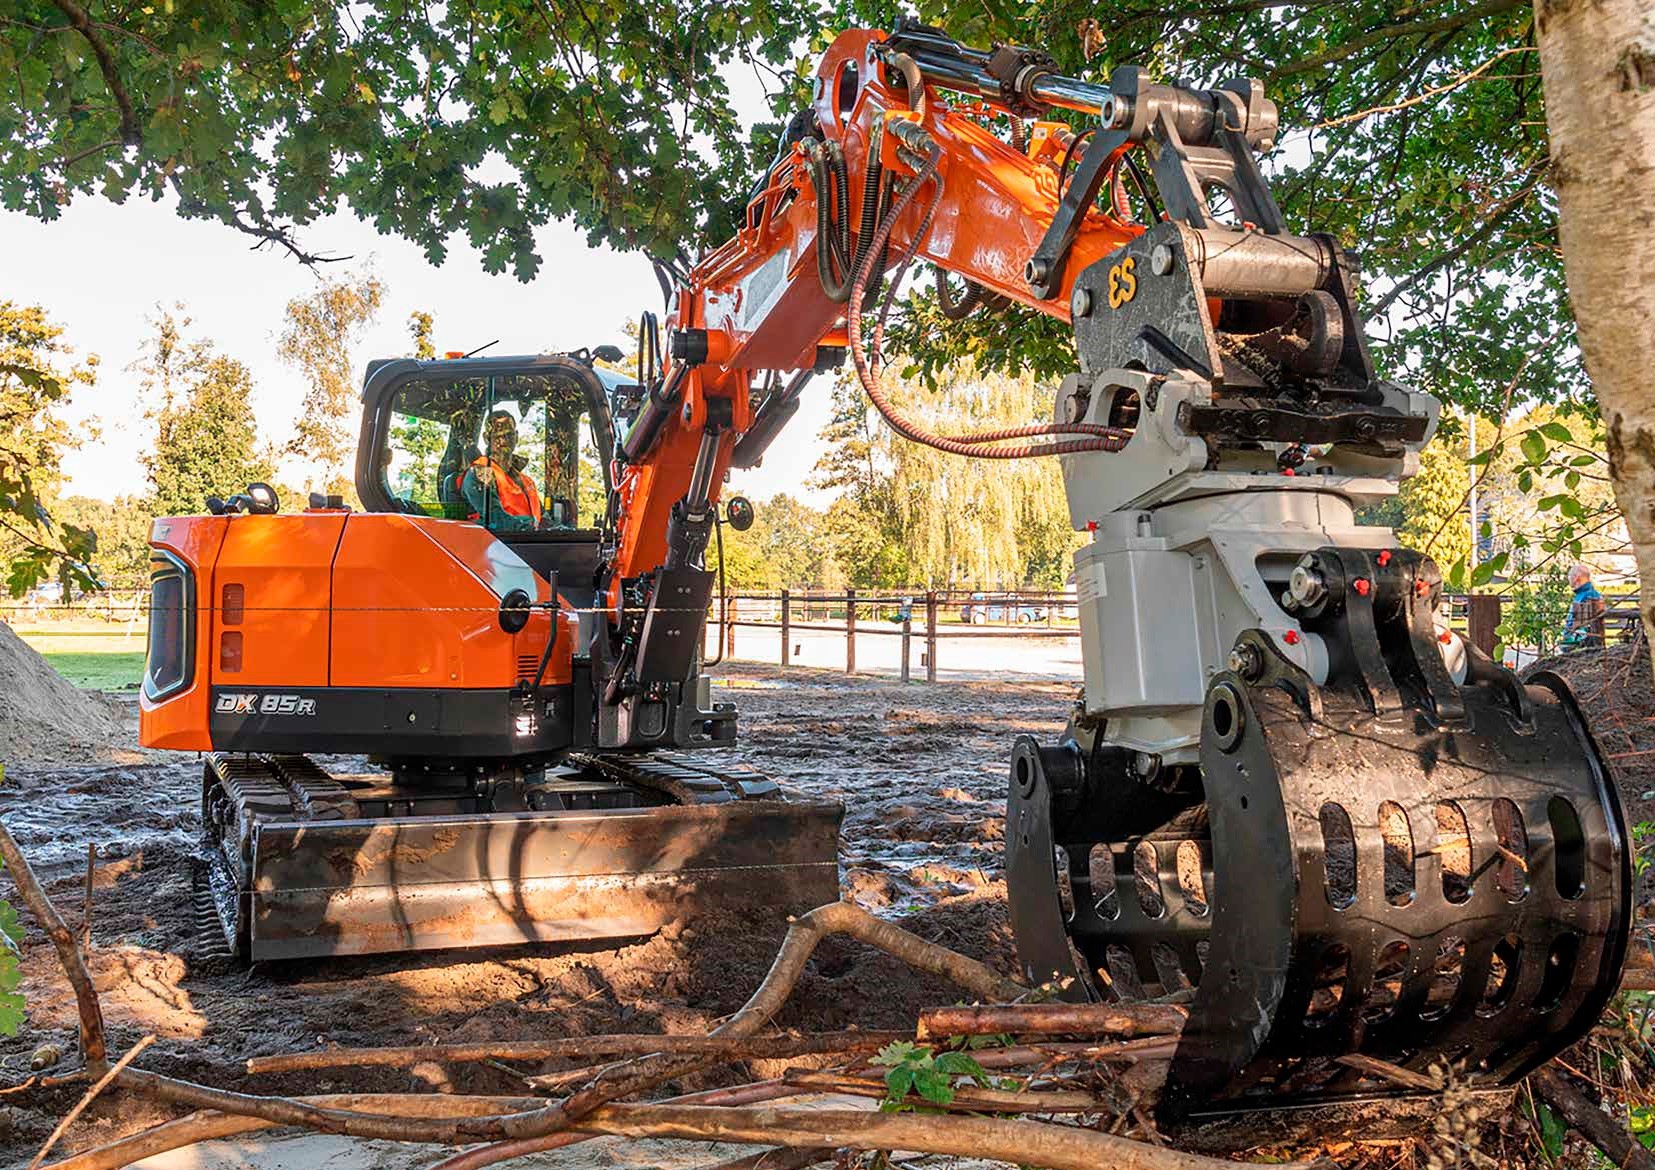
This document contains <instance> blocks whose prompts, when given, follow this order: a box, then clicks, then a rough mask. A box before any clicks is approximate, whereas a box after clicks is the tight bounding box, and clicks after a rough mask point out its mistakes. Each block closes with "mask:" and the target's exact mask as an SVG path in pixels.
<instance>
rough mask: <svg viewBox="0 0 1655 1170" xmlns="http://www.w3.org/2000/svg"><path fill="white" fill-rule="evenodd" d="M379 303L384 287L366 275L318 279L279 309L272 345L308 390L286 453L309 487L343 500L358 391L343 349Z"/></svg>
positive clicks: (350, 485) (347, 492)
mask: <svg viewBox="0 0 1655 1170" xmlns="http://www.w3.org/2000/svg"><path fill="white" fill-rule="evenodd" d="M384 297H385V286H384V285H383V284H381V283H380V281H379V278H378V277H376V276H374V274H373V272H372V271H371V270H370V269H367V268H363V269H361V270H359V271H357V272H354V273H350V274H348V275H345V276H342V277H336V278H335V277H328V278H324V279H323V280H322V281H321V283H320V285H319V287H318V288H317V290H316V291H315V292H313V293H311V294H310V295H309V296H307V297H295V298H294V299H293V300H291V301H288V302H287V312H286V316H285V318H284V324H283V328H282V334H281V337H280V338H279V339H278V340H277V352H278V354H279V356H280V357H281V359H282V361H284V362H286V363H287V364H288V365H290V366H292V367H294V368H295V369H297V370H299V371H300V372H301V373H303V374H304V376H305V381H306V382H308V383H309V388H308V389H307V391H306V394H305V401H304V405H303V407H301V408H300V413H299V418H298V421H297V422H296V423H295V424H294V437H293V442H292V443H291V444H290V447H289V452H290V453H291V454H293V455H298V456H301V457H303V458H304V459H305V460H307V461H309V462H310V463H311V464H312V465H313V466H314V468H315V470H314V479H313V481H312V486H313V487H315V488H316V489H318V490H321V491H324V492H329V493H335V494H338V495H343V496H345V497H346V498H348V499H355V498H356V491H355V486H354V481H353V478H352V475H351V459H352V456H353V455H354V454H355V452H356V428H355V426H354V425H353V422H354V414H355V407H356V402H357V390H358V388H359V387H358V385H357V381H356V374H355V371H354V370H353V369H352V367H351V346H352V345H353V344H354V343H355V342H356V340H357V338H358V337H360V336H361V334H362V331H363V329H365V328H366V327H367V326H368V324H369V323H371V322H372V321H373V319H374V317H375V316H376V315H377V314H378V312H379V306H380V304H381V302H382V301H383V300H384ZM429 341H430V338H429V336H427V337H426V342H427V344H429ZM418 343H419V336H418V334H417V333H416V335H415V344H416V346H417V345H418Z"/></svg>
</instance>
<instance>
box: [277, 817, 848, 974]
mask: <svg viewBox="0 0 1655 1170" xmlns="http://www.w3.org/2000/svg"><path fill="white" fill-rule="evenodd" d="M843 813H844V809H843V806H841V805H839V804H837V803H824V802H814V803H794V802H784V801H780V800H755V801H731V802H728V803H724V804H715V805H684V806H678V805H668V806H659V807H654V808H643V809H616V810H605V811H592V812H573V813H571V812H557V813H543V812H525V813H490V814H486V815H480V816H454V817H431V816H425V817H391V818H379V819H363V820H335V821H310V822H297V821H271V822H265V823H263V824H261V825H260V826H259V830H258V833H257V836H256V838H255V839H254V842H253V858H252V862H253V864H252V882H251V891H250V902H249V903H248V904H247V912H248V924H247V926H248V929H247V934H246V946H247V950H248V957H249V958H250V959H252V960H253V961H259V960H264V959H294V958H313V957H317V956H324V955H361V954H373V953H376V952H383V951H402V950H424V949H435V948H442V947H477V946H497V945H502V944H513V943H527V942H563V941H576V940H585V939H598V938H616V937H625V936H630V935H644V934H649V933H650V932H652V931H655V930H657V929H659V928H661V927H662V926H665V925H666V924H668V923H670V922H673V921H678V920H684V919H689V918H694V917H696V916H698V915H700V914H703V913H706V912H707V911H709V910H718V911H722V912H729V911H735V912H738V913H751V912H762V913H764V914H769V915H775V916H777V917H778V919H779V917H780V916H781V915H784V914H787V913H802V912H803V911H806V910H809V909H812V908H814V907H816V906H819V905H822V904H823V903H826V902H832V901H834V900H836V899H837V898H838V896H839V880H838V862H837V849H838V838H839V821H840V818H841V817H842V816H843Z"/></svg>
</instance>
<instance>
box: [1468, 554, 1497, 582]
mask: <svg viewBox="0 0 1655 1170" xmlns="http://www.w3.org/2000/svg"><path fill="white" fill-rule="evenodd" d="M1494 573H1495V569H1494V562H1493V561H1491V560H1489V561H1484V562H1483V563H1482V564H1480V565H1478V566H1477V567H1476V568H1474V569H1472V570H1471V587H1472V588H1473V589H1475V588H1477V587H1478V586H1479V585H1487V584H1488V583H1489V582H1490V581H1492V580H1493V579H1494Z"/></svg>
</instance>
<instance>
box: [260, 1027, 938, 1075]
mask: <svg viewBox="0 0 1655 1170" xmlns="http://www.w3.org/2000/svg"><path fill="white" fill-rule="evenodd" d="M912 1035H913V1033H912V1032H894V1031H893V1032H858V1031H845V1032H816V1033H808V1034H806V1035H802V1036H791V1035H786V1034H782V1035H772V1036H751V1037H748V1036H722V1035H720V1036H640V1035H636V1034H626V1035H613V1036H611V1035H603V1036H568V1037H560V1038H557V1039H551V1040H515V1041H513V1040H497V1041H492V1042H483V1043H479V1044H424V1045H420V1044H411V1045H407V1046H404V1047H391V1048H329V1049H324V1050H322V1051H320V1052H286V1053H282V1054H280V1055H277V1056H255V1057H252V1058H251V1059H250V1060H248V1062H247V1071H248V1072H249V1073H252V1074H254V1075H259V1074H263V1073H282V1072H294V1071H298V1070H305V1069H317V1068H340V1067H350V1068H360V1067H368V1066H387V1065H388V1066H392V1067H399V1068H400V1067H404V1066H407V1065H413V1064H420V1063H423V1062H425V1061H437V1062H439V1063H442V1064H465V1063H472V1062H480V1061H484V1060H550V1059H552V1058H553V1057H588V1056H644V1055H649V1054H651V1053H658V1052H659V1053H674V1054H680V1055H686V1054H693V1055H697V1056H722V1057H724V1058H725V1059H727V1060H748V1059H754V1058H758V1059H764V1058H776V1059H785V1058H787V1057H792V1056H808V1055H811V1054H815V1053H824V1052H854V1051H858V1050H861V1049H868V1048H883V1047H884V1046H885V1045H887V1044H889V1043H891V1042H892V1041H893V1040H906V1039H908V1038H909V1037H910V1036H912Z"/></svg>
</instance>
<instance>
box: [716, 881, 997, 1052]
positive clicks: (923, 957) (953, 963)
mask: <svg viewBox="0 0 1655 1170" xmlns="http://www.w3.org/2000/svg"><path fill="white" fill-rule="evenodd" d="M830 934H847V935H849V936H850V937H852V938H854V939H856V940H857V941H858V942H864V943H867V944H868V945H869V946H872V947H878V948H879V949H880V950H882V951H884V952H885V953H886V954H888V955H892V956H894V957H896V958H898V959H901V960H902V961H903V962H904V963H906V964H908V966H910V967H913V968H914V969H915V970H918V971H926V972H929V973H930V974H932V975H941V976H942V977H943V978H945V979H947V980H949V981H950V982H951V983H954V984H956V985H957V986H959V987H962V988H964V989H965V990H966V991H969V992H971V993H972V994H973V995H975V996H977V997H978V998H979V999H987V1000H992V1001H995V1002H998V1003H1005V1002H1008V1001H1010V1000H1014V999H1016V998H1017V997H1018V996H1020V995H1025V994H1027V992H1028V990H1029V989H1028V988H1027V987H1024V986H1023V985H1022V984H1021V983H1014V982H1013V981H1012V980H1010V979H1007V978H1005V977H1004V976H1002V975H999V974H997V973H995V971H994V970H993V969H992V968H990V967H988V966H986V965H984V964H982V963H979V962H978V961H977V960H976V959H968V958H966V957H965V956H964V955H962V954H959V953H957V952H955V951H951V950H949V949H948V948H947V947H944V946H938V945H937V944H936V943H932V942H926V941H925V940H924V939H922V938H920V937H919V936H918V935H917V934H911V933H909V932H908V931H906V930H903V929H902V928H901V927H900V926H892V925H891V924H890V923H889V922H885V921H883V920H882V919H879V918H875V917H874V916H873V915H872V914H869V913H868V912H867V911H866V910H863V909H862V908H861V907H859V906H856V905H853V904H852V903H850V902H830V903H829V904H828V905H826V906H818V907H817V908H816V909H814V910H812V911H811V912H810V913H809V914H805V915H803V916H801V917H799V918H796V919H794V921H793V924H792V925H791V926H789V927H788V928H787V937H786V938H784V939H782V945H781V950H779V951H777V952H776V959H775V962H773V963H771V965H770V971H769V973H768V974H766V975H765V977H764V981H763V982H762V983H760V984H759V986H758V990H757V991H755V992H753V994H752V996H751V998H749V999H748V1000H747V1003H746V1004H745V1005H743V1007H742V1009H741V1010H740V1011H739V1012H737V1013H736V1014H735V1015H734V1016H732V1017H731V1018H730V1022H729V1023H728V1024H726V1025H725V1027H724V1028H720V1029H719V1030H718V1032H717V1033H714V1034H715V1035H717V1034H719V1033H722V1032H724V1031H725V1030H726V1029H729V1028H731V1027H732V1026H735V1025H738V1022H741V1021H744V1020H745V1019H748V1018H751V1017H752V1016H755V1015H757V1016H761V1017H762V1018H763V1019H765V1020H768V1019H769V1018H770V1017H771V1016H773V1015H775V1014H776V1012H777V1011H779V1010H780V1009H781V1006H782V1004H783V1003H785V1002H786V1001H787V997H788V995H790V994H791V993H792V991H793V987H794V985H795V984H797V983H798V981H799V976H800V975H802V974H803V973H804V966H805V963H806V962H807V961H809V959H810V956H811V955H812V954H813V953H814V952H815V950H816V946H817V944H818V943H820V942H821V941H822V939H824V938H826V937H827V936H828V935H830ZM748 1030H749V1031H750V1030H751V1029H748ZM950 1034H951V1035H952V1033H950Z"/></svg>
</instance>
